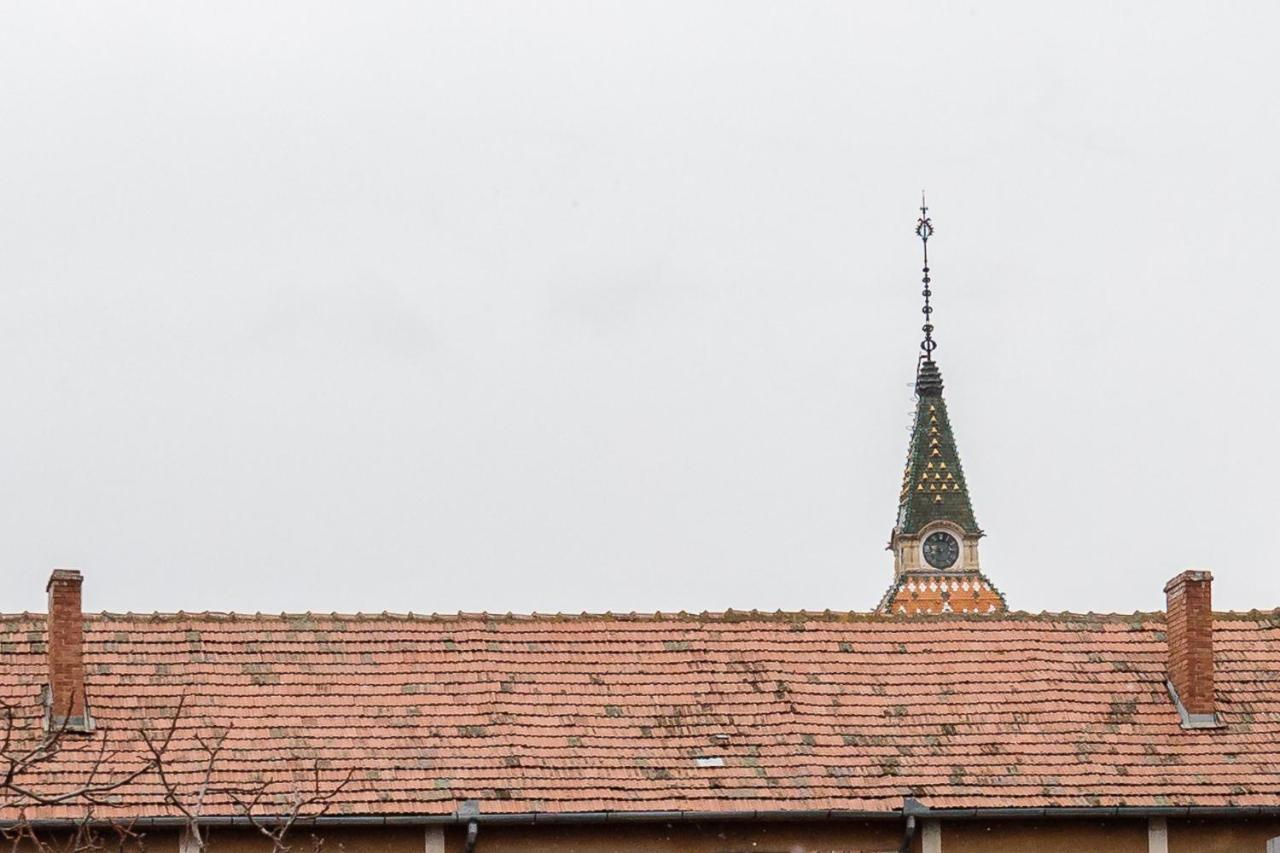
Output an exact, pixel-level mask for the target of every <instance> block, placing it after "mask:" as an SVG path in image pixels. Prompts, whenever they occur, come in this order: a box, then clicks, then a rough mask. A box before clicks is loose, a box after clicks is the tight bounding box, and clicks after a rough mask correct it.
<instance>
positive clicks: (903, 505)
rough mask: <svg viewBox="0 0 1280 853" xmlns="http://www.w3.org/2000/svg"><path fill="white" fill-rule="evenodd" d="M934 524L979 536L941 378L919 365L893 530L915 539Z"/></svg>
mask: <svg viewBox="0 0 1280 853" xmlns="http://www.w3.org/2000/svg"><path fill="white" fill-rule="evenodd" d="M939 520H943V521H950V522H952V523H954V524H957V525H959V526H960V527H961V528H962V529H963V530H964V531H965V532H966V533H972V534H975V535H979V534H981V533H982V531H981V529H980V528H979V527H978V522H977V519H975V518H974V515H973V504H972V503H971V502H970V500H969V488H968V486H967V485H966V483H965V480H964V469H963V468H962V467H961V465H960V454H959V453H958V452H957V450H956V440H955V435H954V434H953V433H952V431H951V420H950V418H948V417H947V404H946V401H945V400H943V399H942V373H941V372H940V371H939V370H938V365H937V363H936V362H934V361H921V362H920V366H919V369H918V370H917V372H916V416H915V423H914V425H913V426H912V429H911V445H910V448H909V450H908V452H907V467H906V471H905V472H904V474H903V478H902V492H901V495H900V496H899V500H898V523H897V529H898V531H899V532H901V533H908V534H911V533H919V532H920V530H921V529H922V528H924V527H925V526H926V525H927V524H929V523H930V522H933V521H939Z"/></svg>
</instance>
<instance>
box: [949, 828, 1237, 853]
mask: <svg viewBox="0 0 1280 853" xmlns="http://www.w3.org/2000/svg"><path fill="white" fill-rule="evenodd" d="M942 851H944V853H1086V851H1087V853H1093V851H1099V853H1102V851H1105V853H1147V822H1146V821H1145V820H1108V821H1080V820H1034V821H953V822H948V823H944V824H943V825H942ZM1259 853H1262V851H1261V848H1260V849H1259Z"/></svg>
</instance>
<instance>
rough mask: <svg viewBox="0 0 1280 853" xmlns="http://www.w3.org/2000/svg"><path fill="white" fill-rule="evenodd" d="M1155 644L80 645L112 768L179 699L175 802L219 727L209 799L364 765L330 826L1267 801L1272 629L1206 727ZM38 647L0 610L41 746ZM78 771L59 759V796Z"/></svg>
mask: <svg viewBox="0 0 1280 853" xmlns="http://www.w3.org/2000/svg"><path fill="white" fill-rule="evenodd" d="M1163 630H1164V624H1163V617H1162V616H1161V615H1160V614H1154V615H1134V616H1107V617H1097V616H1073V615H1058V616H1053V615H1045V616H1018V615H1003V616H1000V617H996V618H964V617H948V618H931V617H925V618H923V619H922V618H919V617H917V618H914V619H894V618H881V617H869V616H866V615H861V614H848V615H839V614H835V615H831V614H827V615H814V614H809V615H804V614H778V615H774V616H765V615H756V614H721V615H717V616H702V617H697V616H678V617H675V616H672V617H608V616H605V617H596V616H582V617H533V618H530V617H523V618H522V617H488V616H483V615H476V616H467V615H462V616H458V617H395V616H314V615H306V616H280V617H243V616H225V615H214V614H202V615H201V614H197V615H182V614H179V615H167V616H135V615H128V616H111V615H99V616H89V617H86V641H85V642H86V646H85V653H86V664H87V668H88V673H89V674H88V690H89V697H90V705H91V711H92V714H93V716H94V717H95V718H96V720H97V721H98V724H99V726H100V727H101V728H102V729H105V730H107V731H109V732H110V733H111V738H112V743H114V744H116V745H117V747H119V748H121V749H122V750H123V751H122V752H121V753H120V754H119V755H118V756H117V757H116V758H115V759H113V760H114V762H115V765H116V766H117V767H128V766H133V762H136V761H137V760H138V759H139V756H140V755H141V753H140V752H139V744H138V742H137V740H136V737H135V736H134V735H132V734H131V733H132V732H134V731H136V730H137V729H138V728H139V727H140V726H152V727H156V728H159V727H162V726H163V725H164V721H165V719H166V717H167V716H168V715H169V714H171V713H172V710H173V708H174V707H175V705H176V703H177V702H178V700H179V698H180V697H185V702H186V709H185V712H184V715H183V718H182V721H181V728H180V731H179V733H178V737H177V738H176V740H175V744H174V746H173V748H172V751H171V760H170V762H169V771H170V773H171V775H172V777H173V778H174V779H175V780H176V781H177V782H179V783H180V784H181V785H182V786H185V790H187V791H188V792H191V791H193V790H194V787H195V785H196V783H197V781H198V775H199V771H200V769H201V768H202V766H203V760H202V758H201V757H200V753H199V750H198V749H197V748H196V746H195V740H194V736H195V735H197V734H203V735H205V736H208V735H210V734H213V733H217V732H218V731H222V730H225V731H227V732H229V734H228V736H227V740H226V747H225V751H224V752H223V754H222V756H221V757H220V760H219V766H218V770H217V773H216V774H215V779H214V787H218V786H219V785H222V786H227V785H234V784H243V783H245V782H246V781H250V780H267V781H269V782H271V783H273V784H274V785H276V786H277V788H278V789H279V790H284V789H286V788H288V787H289V786H291V785H292V784H293V783H292V782H291V779H293V778H294V777H295V776H298V775H299V774H300V775H302V776H305V775H306V774H307V773H308V772H309V770H308V768H310V767H311V766H312V762H314V761H317V760H318V761H319V767H320V768H321V774H322V776H323V777H324V778H325V779H326V780H328V782H327V783H326V784H328V783H330V782H334V781H336V780H337V779H340V778H341V777H342V776H343V775H344V774H345V773H346V771H347V769H348V768H351V769H354V771H355V775H354V778H353V781H352V783H351V784H350V786H349V787H348V788H347V789H346V790H344V791H343V792H342V794H341V796H340V797H339V798H338V801H337V802H336V803H335V804H334V806H333V809H332V813H334V814H359V815H389V814H397V815H448V814H451V813H453V812H454V811H455V810H456V809H457V807H458V805H459V803H460V802H461V801H464V800H471V799H474V800H478V801H480V808H481V810H482V812H484V813H491V812H507V813H530V812H539V813H541V812H559V813H564V812H584V811H601V810H621V811H628V810H666V809H673V810H741V811H750V810H758V809H769V810H779V809H797V810H800V809H805V810H808V809H848V810H872V811H880V810H883V811H885V812H889V811H892V810H894V809H897V808H899V807H900V806H901V804H902V801H903V797H904V796H907V795H911V796H915V797H917V798H919V799H920V800H921V801H923V802H924V803H925V804H926V805H928V806H930V807H933V808H973V807H1036V808H1042V807H1057V806H1166V805H1169V806H1171V805H1192V806H1232V805H1238V806H1274V805H1275V804H1276V803H1277V802H1280V692H1278V691H1277V686H1280V613H1278V614H1269V615H1262V616H1259V615H1256V614H1252V615H1247V616H1246V615H1220V616H1219V617H1218V618H1217V621H1216V627H1215V630H1216V643H1217V668H1218V681H1217V685H1218V686H1217V690H1218V698H1219V708H1220V712H1221V716H1222V719H1223V720H1224V722H1225V723H1226V726H1225V728H1222V729H1218V730H1208V731H1184V730H1183V729H1181V728H1180V727H1179V721H1178V716H1177V714H1176V712H1175V710H1174V708H1173V706H1172V704H1171V703H1170V700H1169V697H1168V695H1167V694H1166V692H1165V687H1164V658H1165V643H1164V633H1163ZM43 643H44V617H43V616H31V615H22V616H10V617H0V697H2V698H3V699H4V700H5V701H7V702H10V703H13V704H15V705H18V706H19V707H20V708H22V709H24V711H23V712H24V713H25V714H26V718H25V719H26V721H27V722H29V723H34V724H35V725H36V726H37V728H38V722H37V720H38V716H37V715H38V713H39V712H38V706H37V701H38V695H39V691H40V688H41V685H42V683H43V682H44V681H45V658H44V650H43ZM726 736H727V737H726ZM88 762H89V751H88V749H87V748H86V747H84V746H82V747H80V748H72V749H67V750H65V751H64V754H63V755H62V756H60V757H59V758H58V760H57V762H56V763H55V764H54V765H52V767H53V768H54V770H55V771H56V773H57V778H56V779H54V780H53V782H54V783H55V784H57V783H58V782H59V781H61V782H62V783H65V782H66V781H68V780H74V779H76V778H78V777H79V775H80V774H82V773H83V772H84V768H85V767H86V766H87V763H88ZM46 781H48V780H46ZM160 793H161V789H160V787H159V786H158V784H157V781H156V780H155V778H154V777H153V776H145V777H143V778H140V779H139V780H137V782H135V783H134V784H132V785H130V786H129V787H128V788H127V789H122V790H121V791H118V792H117V794H118V799H117V800H115V801H113V802H111V803H108V804H105V805H102V806H99V807H98V808H97V809H96V813H97V814H98V815H99V816H101V817H111V816H112V815H124V814H139V813H141V814H146V815H151V816H157V815H165V814H174V812H173V810H172V807H169V806H165V805H164V804H163V803H161V802H160ZM233 811H234V809H233V806H232V804H231V803H230V802H229V801H227V800H226V799H225V798H222V797H218V796H213V797H211V798H210V800H209V802H208V803H207V804H206V807H205V814H209V815H214V814H229V813H233ZM78 813H79V810H78V809H75V808H68V807H60V808H46V809H43V810H38V811H31V812H29V813H28V814H30V815H31V816H44V817H57V816H64V815H65V816H70V815H74V814H78Z"/></svg>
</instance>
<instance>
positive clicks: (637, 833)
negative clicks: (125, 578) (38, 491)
mask: <svg viewBox="0 0 1280 853" xmlns="http://www.w3.org/2000/svg"><path fill="white" fill-rule="evenodd" d="M940 830H941V831H940V832H939V833H938V841H940V844H939V845H938V848H937V849H928V848H926V846H925V843H924V839H925V835H926V833H925V831H924V826H923V824H922V825H921V831H920V832H918V833H917V834H916V838H915V842H914V844H913V845H912V850H913V853H1148V851H1149V849H1150V848H1149V847H1148V837H1149V836H1148V825H1147V821H1145V820H1106V821H1085V820H1066V819H1058V820H1054V819H1044V820H1026V821H977V820H968V821H950V822H946V823H943V824H942V825H941V827H940ZM902 833H903V822H902V820H901V819H893V820H886V821H873V822H837V821H831V822H826V821H823V822H816V823H808V824H806V823H771V822H748V821H743V822H727V823H693V822H689V823H671V824H661V823H658V824H610V825H604V824H600V825H594V826H577V827H574V826H555V825H548V826H492V825H490V826H481V827H480V835H479V838H478V843H477V845H476V851H475V853H897V850H898V845H899V844H900V843H901V842H902ZM147 836H148V837H147V839H146V846H145V849H146V853H179V851H181V850H182V849H183V848H182V846H181V845H179V843H178V835H177V834H176V833H172V832H168V831H165V832H159V831H155V832H149V833H148V834H147ZM1276 837H1280V818H1273V819H1272V818H1268V819H1231V820H1221V819H1212V820H1209V819H1205V820H1169V821H1168V851H1167V853H1265V851H1266V842H1267V840H1268V839H1270V838H1276ZM317 842H321V843H320V844H319V846H317ZM287 843H288V844H289V847H290V850H291V853H463V849H464V845H465V830H464V829H463V828H462V827H460V826H447V827H443V828H439V829H431V830H427V829H425V828H424V827H420V826H417V827H415V826H391V827H355V828H346V829H343V828H337V827H325V828H324V829H323V830H322V831H318V832H314V836H313V831H312V830H311V829H309V828H308V827H305V826H301V827H298V828H297V829H296V830H295V831H294V832H293V833H292V834H291V835H290V836H289V837H288V839H287ZM32 853H35V851H32ZM207 853H271V845H270V842H269V841H267V839H265V838H263V837H262V836H261V835H260V834H258V833H256V832H253V831H248V830H244V829H239V828H237V829H230V828H218V829H214V830H212V831H211V833H210V837H209V848H208V852H207Z"/></svg>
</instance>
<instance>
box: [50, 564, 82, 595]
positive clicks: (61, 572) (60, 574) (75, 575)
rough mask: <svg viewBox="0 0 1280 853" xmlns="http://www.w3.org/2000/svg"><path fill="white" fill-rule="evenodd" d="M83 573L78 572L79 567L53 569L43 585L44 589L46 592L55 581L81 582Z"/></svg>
mask: <svg viewBox="0 0 1280 853" xmlns="http://www.w3.org/2000/svg"><path fill="white" fill-rule="evenodd" d="M83 582H84V575H82V574H80V570H79V569H54V570H53V571H52V572H50V574H49V582H48V583H47V584H45V585H44V591H45V592H48V591H49V588H50V587H52V586H53V585H54V584H55V583H75V584H79V583H83Z"/></svg>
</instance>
